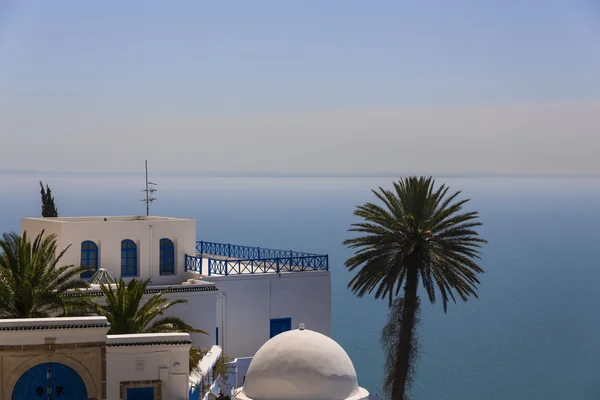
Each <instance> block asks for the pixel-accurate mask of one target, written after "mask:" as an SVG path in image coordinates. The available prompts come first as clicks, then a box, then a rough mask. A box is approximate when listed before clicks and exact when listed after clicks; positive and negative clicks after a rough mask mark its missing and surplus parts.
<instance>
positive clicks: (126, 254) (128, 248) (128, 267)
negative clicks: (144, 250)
mask: <svg viewBox="0 0 600 400" xmlns="http://www.w3.org/2000/svg"><path fill="white" fill-rule="evenodd" d="M137 272H138V259H137V244H135V242H134V241H133V240H130V239H125V240H123V241H122V242H121V276H137Z"/></svg>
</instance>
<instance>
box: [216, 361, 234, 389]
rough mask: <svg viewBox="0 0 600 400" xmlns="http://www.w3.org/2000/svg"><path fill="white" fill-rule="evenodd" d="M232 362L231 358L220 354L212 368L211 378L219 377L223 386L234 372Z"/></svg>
mask: <svg viewBox="0 0 600 400" xmlns="http://www.w3.org/2000/svg"><path fill="white" fill-rule="evenodd" d="M232 362H233V358H231V357H230V356H229V355H227V354H225V353H221V357H219V359H218V360H217V362H216V363H215V366H214V367H213V376H219V377H220V379H221V382H222V383H223V384H224V385H226V384H227V381H228V380H229V375H230V374H231V373H232V372H233V371H234V370H235V366H233V365H232V364H231V363H232Z"/></svg>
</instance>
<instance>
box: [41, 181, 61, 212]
mask: <svg viewBox="0 0 600 400" xmlns="http://www.w3.org/2000/svg"><path fill="white" fill-rule="evenodd" d="M40 188H41V190H40V193H41V195H42V217H44V218H46V217H58V210H57V209H56V205H55V204H54V196H52V191H51V190H50V187H49V186H48V185H46V188H45V189H44V185H43V184H42V181H40Z"/></svg>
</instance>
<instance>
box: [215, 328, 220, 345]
mask: <svg viewBox="0 0 600 400" xmlns="http://www.w3.org/2000/svg"><path fill="white" fill-rule="evenodd" d="M216 330H217V333H216V335H215V338H216V340H215V342H216V343H215V344H216V345H217V346H218V345H219V327H218V326H217V328H216Z"/></svg>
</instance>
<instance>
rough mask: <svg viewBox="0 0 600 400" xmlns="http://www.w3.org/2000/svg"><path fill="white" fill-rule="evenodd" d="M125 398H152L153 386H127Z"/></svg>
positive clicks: (151, 399) (131, 399)
mask: <svg viewBox="0 0 600 400" xmlns="http://www.w3.org/2000/svg"><path fill="white" fill-rule="evenodd" d="M126 398H127V400H154V388H153V387H145V388H128V389H127V397H126Z"/></svg>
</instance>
